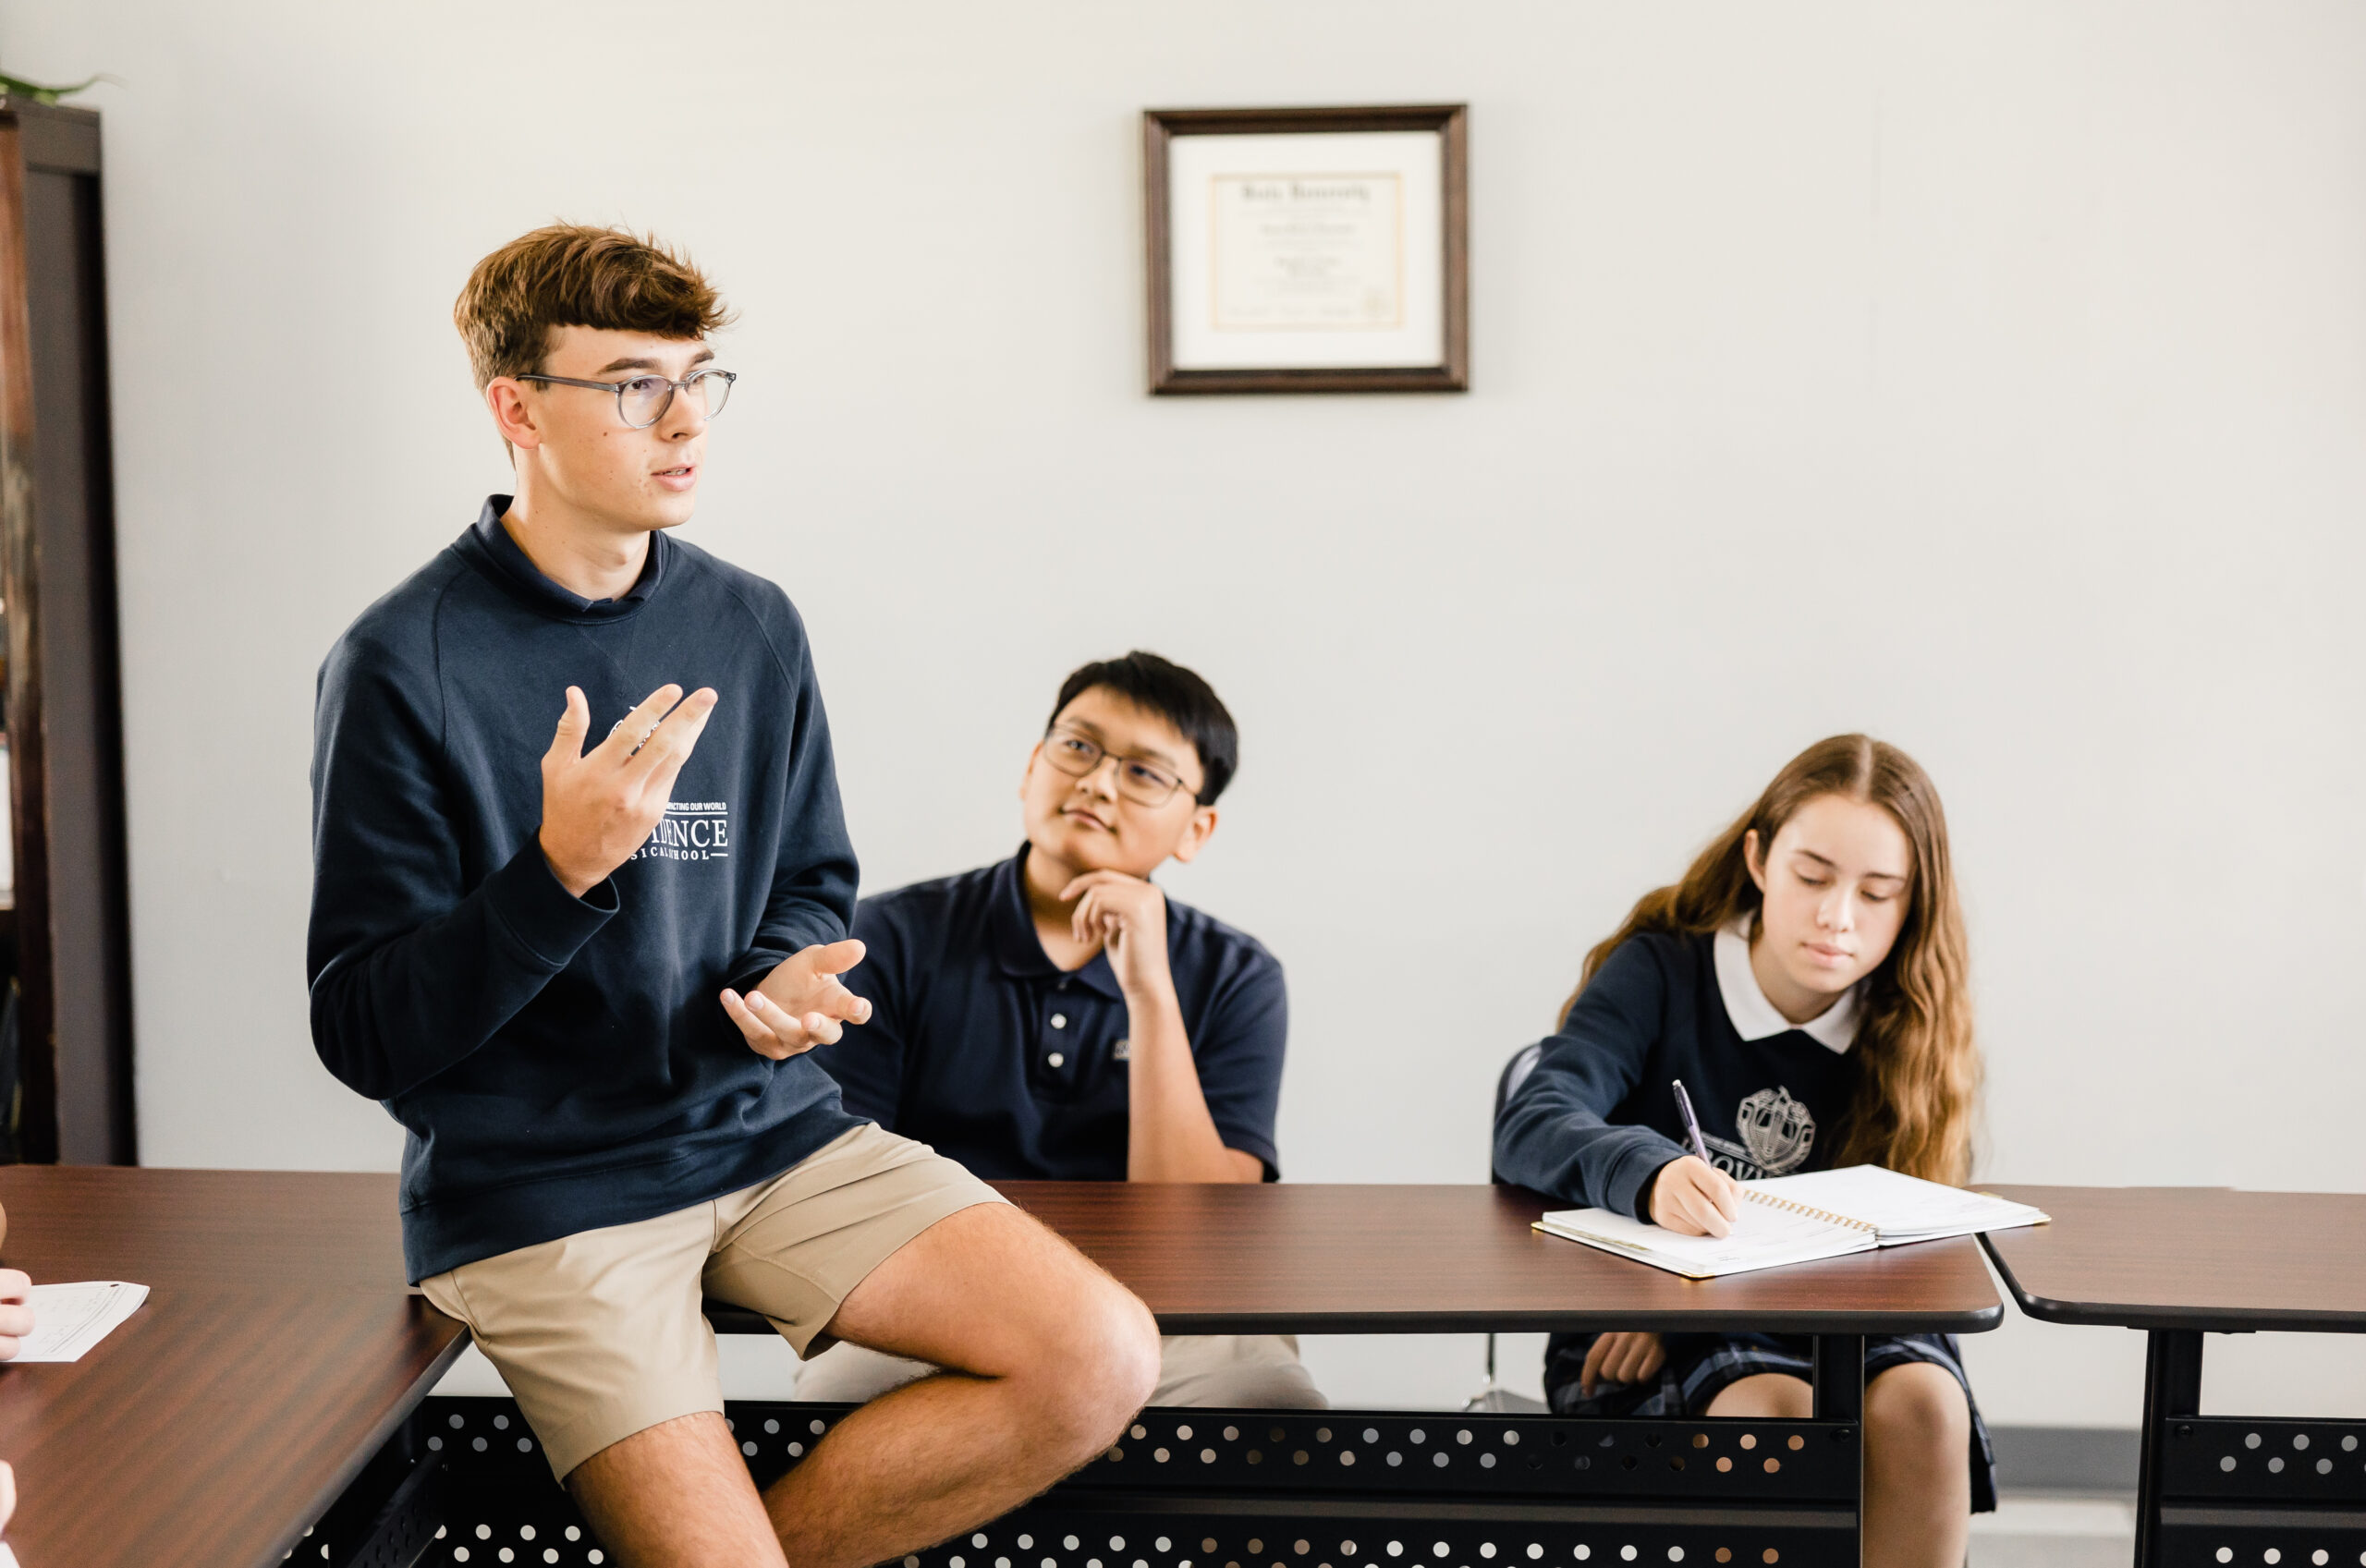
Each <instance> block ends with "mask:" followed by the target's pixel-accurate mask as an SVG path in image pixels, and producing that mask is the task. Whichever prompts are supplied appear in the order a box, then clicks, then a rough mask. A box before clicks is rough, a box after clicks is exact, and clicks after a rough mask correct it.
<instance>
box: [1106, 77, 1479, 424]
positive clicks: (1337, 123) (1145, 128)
mask: <svg viewBox="0 0 2366 1568" xmlns="http://www.w3.org/2000/svg"><path fill="white" fill-rule="evenodd" d="M1469 121H1470V105H1468V104H1465V103H1421V104H1405V105H1396V106H1383V107H1361V108H1358V107H1338V108H1319V109H1149V110H1145V111H1143V114H1142V197H1143V223H1142V235H1143V240H1144V243H1145V245H1146V247H1147V254H1146V261H1147V263H1148V264H1147V266H1146V267H1145V269H1144V272H1145V275H1146V278H1147V281H1148V284H1149V295H1150V300H1149V304H1150V309H1149V314H1148V320H1149V326H1150V390H1151V391H1152V392H1153V393H1154V394H1157V395H1175V394H1189V393H1238V392H1250V393H1255V392H1269V393H1270V392H1468V391H1469V390H1470V156H1469V139H1470V131H1469ZM1354 131H1434V132H1436V133H1437V134H1438V136H1439V139H1440V142H1441V146H1440V148H1439V170H1440V173H1441V175H1442V176H1443V179H1444V183H1445V189H1444V191H1443V192H1442V196H1443V201H1442V205H1441V216H1442V217H1443V220H1444V225H1443V226H1444V228H1445V258H1444V261H1445V265H1444V271H1443V277H1444V282H1445V311H1444V328H1445V331H1444V354H1443V357H1442V359H1441V362H1440V363H1438V364H1436V365H1419V366H1399V365H1390V366H1372V367H1361V366H1359V367H1351V368H1345V369H1337V368H1333V369H1320V370H1318V369H1306V370H1290V369H1262V368H1261V369H1255V370H1177V368H1176V365H1175V322H1174V313H1173V301H1174V279H1173V273H1172V269H1171V262H1170V257H1169V253H1168V248H1169V242H1170V239H1171V237H1172V225H1171V215H1170V213H1168V210H1167V183H1168V178H1167V176H1168V170H1167V149H1168V144H1169V143H1170V142H1171V141H1172V140H1174V139H1175V138H1177V137H1178V136H1226V135H1229V136H1276V135H1278V136H1293V135H1301V134H1305V133H1309V132H1342V133H1344V132H1354Z"/></svg>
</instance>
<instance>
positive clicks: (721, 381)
mask: <svg viewBox="0 0 2366 1568" xmlns="http://www.w3.org/2000/svg"><path fill="white" fill-rule="evenodd" d="M510 379H511V380H513V381H539V382H545V383H549V384H550V385H552V386H588V387H590V388H591V390H592V391H594V392H613V393H615V394H616V418H618V419H622V420H623V421H624V422H625V428H626V429H627V430H647V429H648V428H649V427H650V426H652V425H653V424H655V423H656V422H657V421H658V420H660V419H664V418H665V410H666V409H668V408H671V407H673V406H674V394H675V393H677V392H687V393H689V395H690V396H691V398H692V399H693V400H694V401H696V402H697V403H698V405H699V406H700V407H701V408H702V409H703V410H704V413H703V415H702V417H703V418H705V419H713V418H714V417H715V416H716V415H717V414H720V413H722V412H723V406H724V405H725V404H726V403H728V402H729V401H730V400H731V383H733V382H736V381H738V379H739V378H738V375H737V374H736V373H734V372H732V371H691V372H690V373H689V375H686V376H684V377H683V378H682V379H681V380H680V381H668V380H666V379H665V377H664V376H633V377H630V378H628V379H627V380H625V381H579V380H577V379H576V378H575V377H573V376H545V375H530V376H513V377H511V378H510Z"/></svg>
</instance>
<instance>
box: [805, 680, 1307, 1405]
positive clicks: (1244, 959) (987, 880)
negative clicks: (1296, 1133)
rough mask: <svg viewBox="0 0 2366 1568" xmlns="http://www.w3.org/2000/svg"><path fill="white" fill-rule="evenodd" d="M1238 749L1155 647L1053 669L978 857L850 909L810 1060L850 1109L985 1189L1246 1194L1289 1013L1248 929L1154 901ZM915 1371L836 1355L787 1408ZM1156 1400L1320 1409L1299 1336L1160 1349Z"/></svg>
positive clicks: (1211, 1338) (1264, 1172)
mask: <svg viewBox="0 0 2366 1568" xmlns="http://www.w3.org/2000/svg"><path fill="white" fill-rule="evenodd" d="M1238 753H1239V746H1238V738H1237V735H1236V734H1235V731H1234V728H1233V723H1232V716H1231V715H1230V714H1229V713H1227V712H1226V711H1225V706H1224V704H1223V703H1222V702H1221V701H1219V700H1217V698H1216V694H1215V693H1214V692H1213V690H1211V689H1210V688H1209V687H1208V684H1207V682H1205V681H1203V680H1201V678H1200V677H1199V676H1198V675H1194V674H1193V673H1192V672H1190V671H1189V670H1187V669H1184V668H1182V667H1181V666H1179V665H1177V664H1173V663H1170V662H1167V661H1166V660H1165V659H1162V658H1160V657H1158V656H1157V655H1156V654H1153V653H1141V652H1135V653H1128V654H1127V655H1126V656H1125V657H1124V658H1122V659H1111V660H1106V661H1104V662H1097V663H1092V664H1087V665H1085V666H1084V667H1083V668H1082V669H1079V670H1078V671H1077V672H1076V673H1075V674H1074V675H1070V676H1068V678H1067V682H1066V684H1064V685H1063V686H1062V687H1061V688H1060V694H1059V699H1058V700H1057V701H1056V702H1055V703H1054V704H1053V711H1052V718H1051V722H1050V723H1049V725H1048V726H1047V727H1046V729H1045V732H1044V735H1043V739H1042V740H1041V741H1039V742H1037V744H1036V746H1035V748H1034V749H1033V751H1031V753H1029V755H1028V760H1027V770H1026V773H1025V775H1024V777H1023V778H1022V780H1021V782H1020V784H1019V792H1018V793H1019V800H1020V803H1021V810H1022V814H1023V815H1024V817H1025V820H1026V830H1027V842H1026V843H1025V844H1023V845H1020V846H1019V849H1018V854H1017V855H1015V856H1013V857H1011V858H1010V859H1007V860H1005V861H1003V862H1001V863H1000V864H998V865H994V866H988V867H985V868H983V869H979V870H975V871H969V872H965V873H963V874H961V875H959V876H953V877H946V878H944V879H942V880H939V881H928V882H921V883H918V884H916V885H914V886H911V887H907V888H901V889H898V890H896V892H893V893H882V894H880V895H878V896H876V897H872V898H867V899H865V900H863V901H862V903H861V904H860V905H859V906H857V908H856V911H855V921H854V930H855V934H856V935H857V936H858V937H859V938H860V939H861V941H862V942H863V944H864V947H865V951H866V956H865V958H864V960H863V964H862V966H861V968H860V969H859V970H857V971H855V972H854V973H853V974H852V975H851V976H849V977H848V978H849V979H850V980H851V981H852V983H853V984H854V985H855V986H856V987H857V988H858V989H859V990H860V991H861V992H862V994H863V995H864V996H865V997H867V998H868V999H869V1000H870V1002H871V1003H872V1009H873V1011H872V1019H871V1022H870V1023H869V1024H868V1025H867V1026H866V1027H864V1028H863V1029H862V1030H860V1032H859V1033H857V1034H851V1035H848V1037H847V1039H844V1040H843V1041H841V1042H838V1043H836V1044H833V1045H827V1046H824V1047H823V1048H822V1049H821V1050H819V1051H816V1052H815V1053H814V1056H815V1060H816V1061H818V1062H820V1063H821V1064H822V1065H823V1068H824V1069H826V1070H827V1071H828V1072H829V1073H831V1074H832V1075H833V1076H835V1077H836V1078H837V1080H838V1082H839V1084H840V1085H841V1086H842V1088H843V1089H844V1091H845V1097H846V1105H847V1109H848V1110H849V1111H851V1112H854V1113H856V1114H858V1115H863V1116H870V1117H872V1118H873V1119H875V1120H876V1121H877V1122H878V1124H880V1125H881V1126H883V1127H885V1128H887V1129H888V1130H889V1131H891V1132H895V1133H897V1134H900V1135H902V1136H905V1137H909V1138H913V1139H916V1140H918V1141H920V1142H922V1143H926V1144H929V1145H931V1146H933V1147H934V1148H935V1149H936V1150H937V1151H938V1152H939V1153H941V1154H945V1155H949V1156H951V1157H952V1158H953V1159H955V1160H957V1161H961V1163H962V1164H964V1165H966V1166H968V1167H969V1168H970V1170H971V1171H973V1172H975V1173H978V1174H979V1175H982V1176H986V1177H990V1178H994V1177H1002V1178H1023V1177H1043V1178H1051V1179H1058V1180H1067V1181H1135V1182H1256V1181H1269V1180H1272V1179H1274V1177H1276V1176H1277V1175H1278V1174H1279V1170H1278V1165H1279V1161H1278V1158H1277V1156H1276V1154H1275V1152H1274V1112H1275V1110H1276V1107H1277V1105H1278V1103H1279V1100H1280V1098H1281V1080H1282V1053H1283V1047H1284V1043H1285V1039H1286V1037H1287V1031H1288V1008H1287V999H1286V996H1285V994H1284V990H1283V983H1282V969H1281V966H1280V965H1279V964H1277V963H1275V962H1274V957H1273V955H1272V954H1269V953H1267V952H1266V951H1265V949H1264V948H1263V947H1262V946H1261V945H1259V943H1258V942H1257V941H1256V939H1254V938H1253V937H1250V936H1246V935H1244V934H1242V933H1241V932H1239V931H1237V930H1233V929H1232V928H1231V927H1229V926H1226V925H1225V924H1223V923H1222V922H1220V921H1218V920H1215V919H1213V918H1210V917H1208V916H1206V915H1203V914H1201V912H1200V911H1198V910H1196V909H1193V908H1191V907H1189V906H1186V905H1183V904H1179V903H1177V902H1176V901H1175V900H1173V899H1171V898H1168V897H1167V896H1166V895H1165V893H1161V892H1160V891H1159V889H1158V887H1157V886H1156V885H1155V884H1154V883H1153V882H1152V881H1150V878H1151V874H1152V873H1153V871H1155V870H1156V869H1158V868H1159V867H1160V866H1163V865H1165V863H1166V862H1167V861H1168V860H1170V859H1173V860H1180V861H1189V860H1191V859H1194V858H1196V857H1198V856H1199V854H1200V852H1201V850H1202V849H1203V848H1205V847H1206V845H1207V843H1208V840H1209V837H1210V836H1211V835H1212V834H1213V833H1214V832H1215V828H1216V808H1215V803H1216V797H1217V796H1219V795H1221V794H1223V792H1224V788H1225V785H1226V783H1228V782H1229V781H1230V779H1231V778H1232V774H1233V770H1234V767H1235V765H1236V762H1237V760H1238ZM928 1369H929V1368H928V1367H927V1365H926V1364H925V1363H924V1362H921V1361H918V1360H913V1359H908V1358H900V1357H896V1356H891V1355H881V1354H879V1353H877V1352H875V1351H872V1350H866V1349H863V1348H860V1347H858V1346H854V1345H838V1346H835V1347H833V1348H832V1349H831V1350H829V1351H827V1352H825V1353H824V1354H823V1355H820V1356H818V1357H816V1358H814V1359H813V1360H812V1361H811V1362H809V1363H808V1364H807V1365H806V1367H804V1370H803V1373H802V1375H801V1376H800V1378H799V1382H798V1395H799V1398H801V1399H819V1400H863V1399H870V1398H872V1397H874V1396H876V1395H878V1394H880V1393H882V1392H885V1391H887V1390H889V1389H892V1388H895V1387H896V1386H897V1385H898V1384H900V1383H903V1382H906V1381H909V1380H911V1379H913V1378H917V1377H920V1376H921V1375H922V1374H924V1373H925V1372H926V1371H928ZM1151 1403H1152V1404H1195V1405H1233V1406H1268V1407H1287V1406H1297V1407H1316V1408H1319V1407H1321V1406H1322V1405H1323V1404H1324V1403H1325V1402H1324V1400H1323V1396H1322V1394H1321V1393H1319V1392H1316V1390H1315V1387H1314V1384H1313V1381H1312V1380H1311V1379H1310V1378H1309V1377H1308V1376H1307V1373H1306V1368H1305V1367H1303V1366H1302V1365H1300V1363H1299V1357H1298V1345H1297V1342H1296V1341H1295V1340H1293V1339H1290V1338H1288V1337H1287V1336H1283V1335H1275V1334H1222V1335H1212V1334H1197V1335H1189V1336H1181V1337H1177V1336H1169V1337H1167V1338H1166V1339H1165V1341H1164V1342H1163V1343H1162V1355H1161V1373H1160V1377H1159V1380H1158V1387H1157V1390H1156V1392H1153V1394H1152V1396H1151Z"/></svg>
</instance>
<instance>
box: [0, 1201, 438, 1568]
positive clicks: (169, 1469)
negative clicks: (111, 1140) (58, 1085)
mask: <svg viewBox="0 0 2366 1568" xmlns="http://www.w3.org/2000/svg"><path fill="white" fill-rule="evenodd" d="M0 1204H5V1205H6V1209H7V1211H8V1234H7V1237H6V1242H5V1244H0V1262H5V1263H6V1264H7V1265H8V1266H10V1267H12V1268H18V1269H23V1270H27V1271H28V1272H30V1274H31V1275H32V1277H33V1279H34V1282H36V1283H41V1282H66V1281H71V1280H104V1279H116V1280H131V1281H134V1282H138V1283H140V1284H144V1285H147V1286H148V1287H149V1295H148V1300H147V1302H146V1303H145V1304H144V1305H143V1306H142V1307H140V1310H139V1311H138V1312H136V1313H135V1314H133V1315H132V1317H131V1319H129V1320H128V1321H127V1322H126V1323H124V1324H123V1326H122V1327H120V1328H118V1329H116V1331H114V1332H113V1333H111V1334H109V1335H108V1336H107V1337H106V1338H105V1339H104V1340H103V1341H101V1342H100V1343H99V1344H98V1345H97V1346H96V1347H95V1348H93V1349H92V1350H91V1352H90V1353H89V1354H87V1355H84V1356H83V1357H82V1359H81V1360H79V1361H77V1362H73V1363H70V1364H64V1365H55V1364H44V1365H38V1366H11V1365H6V1364H0V1458H5V1459H6V1460H9V1461H10V1462H12V1463H13V1464H14V1465H16V1467H17V1489H18V1500H19V1501H18V1511H17V1517H16V1521H15V1522H14V1523H13V1524H11V1525H9V1528H8V1540H9V1543H10V1545H11V1546H13V1547H14V1548H15V1550H16V1552H17V1555H18V1559H19V1560H20V1561H21V1562H25V1563H26V1564H27V1565H28V1568H63V1565H65V1564H68V1563H70V1564H73V1565H75V1568H117V1565H120V1568H133V1565H135V1564H137V1565H140V1568H159V1565H164V1564H181V1563H187V1564H189V1565H191V1568H197V1565H200V1564H203V1565H206V1568H217V1565H230V1568H238V1565H240V1564H253V1565H255V1568H270V1565H272V1564H276V1563H278V1562H280V1561H281V1560H282V1557H283V1555H284V1554H285V1553H286V1552H287V1550H288V1549H289V1548H290V1547H292V1546H294V1545H295V1544H296V1541H297V1540H298V1539H299V1538H300V1536H301V1534H302V1532H303V1529H304V1527H305V1526H306V1525H310V1524H311V1522H312V1521H314V1520H315V1519H317V1518H319V1517H320V1515H321V1514H322V1513H324V1512H325V1511H326V1510H327V1508H328V1506H329V1504H330V1503H331V1502H333V1501H335V1498H336V1496H337V1494H338V1493H340V1492H341V1491H343V1490H344V1489H345V1487H346V1484H347V1482H348V1481H349V1480H350V1479H351V1478H352V1477H353V1476H354V1474H355V1473H356V1472H357V1471H359V1470H360V1467H361V1465H362V1464H363V1463H364V1462H366V1461H367V1460H368V1459H369V1457H370V1456H371V1454H372V1453H375V1452H376V1450H377V1448H378V1446H379V1445H380V1444H381V1443H382V1442H384V1440H385V1439H386V1437H387V1436H388V1434H390V1433H391V1432H392V1431H393V1430H394V1428H396V1425H397V1424H398V1423H399V1422H400V1421H401V1419H402V1417H403V1416H405V1415H406V1414H408V1413H409V1410H410V1409H411V1408H412V1407H413V1406H414V1405H415V1404H417V1403H418V1401H419V1400H420V1399H421V1397H422V1396H423V1395H424V1394H425V1393H426V1392H427V1391H428V1390H429V1389H431V1388H433V1386H434V1382H435V1380H436V1379H437V1378H439V1377H441V1376H442V1375H443V1372H444V1370H445V1367H449V1366H450V1365H451V1363H452V1361H453V1360H454V1358H455V1357H457V1355H459V1353H460V1349H461V1347H462V1345H463V1344H464V1343H466V1335H465V1333H464V1331H462V1330H461V1328H460V1326H459V1325H458V1324H457V1323H455V1322H454V1321H452V1319H448V1318H446V1317H445V1316H444V1315H443V1314H442V1313H440V1312H437V1311H435V1310H434V1309H433V1307H429V1306H428V1305H427V1303H426V1302H425V1301H424V1300H422V1299H421V1298H420V1297H419V1296H416V1295H412V1294H410V1292H409V1289H408V1288H407V1287H406V1286H405V1284H404V1282H403V1266H402V1249H401V1246H400V1242H399V1239H398V1236H397V1233H396V1211H395V1186H394V1180H393V1178H392V1177H388V1176H371V1175H323V1174H311V1173H276V1172H246V1171H239V1172H228V1171H154V1170H124V1169H116V1168H105V1167H79V1168H75V1167H56V1166H39V1165H18V1166H8V1167H5V1168H0Z"/></svg>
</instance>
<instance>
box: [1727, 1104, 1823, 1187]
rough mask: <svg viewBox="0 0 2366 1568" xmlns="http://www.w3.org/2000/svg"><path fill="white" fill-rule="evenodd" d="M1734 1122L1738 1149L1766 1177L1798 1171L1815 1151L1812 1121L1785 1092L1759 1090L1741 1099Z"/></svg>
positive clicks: (1802, 1107) (1806, 1112) (1804, 1109)
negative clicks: (1743, 1150) (1737, 1135)
mask: <svg viewBox="0 0 2366 1568" xmlns="http://www.w3.org/2000/svg"><path fill="white" fill-rule="evenodd" d="M1735 1121H1736V1123H1737V1128H1736V1130H1737V1131H1738V1132H1739V1133H1740V1134H1741V1144H1742V1147H1743V1148H1744V1149H1748V1150H1750V1159H1752V1160H1754V1161H1757V1162H1758V1165H1759V1168H1760V1169H1762V1170H1763V1171H1764V1172H1765V1173H1767V1174H1768V1175H1770V1176H1781V1175H1787V1174H1789V1173H1791V1172H1793V1171H1796V1170H1798V1169H1799V1167H1800V1166H1801V1165H1803V1164H1805V1163H1807V1158H1808V1155H1809V1153H1810V1152H1811V1150H1812V1149H1814V1148H1815V1118H1814V1117H1813V1116H1811V1115H1809V1114H1808V1108H1807V1107H1806V1106H1804V1105H1802V1104H1800V1103H1799V1101H1798V1100H1793V1099H1792V1098H1791V1091H1790V1090H1789V1089H1787V1088H1762V1089H1760V1090H1759V1091H1758V1092H1757V1093H1756V1094H1753V1095H1750V1096H1749V1097H1748V1098H1746V1099H1745V1100H1742V1102H1741V1110H1740V1112H1739V1113H1738V1115H1737V1116H1736V1117H1735Z"/></svg>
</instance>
